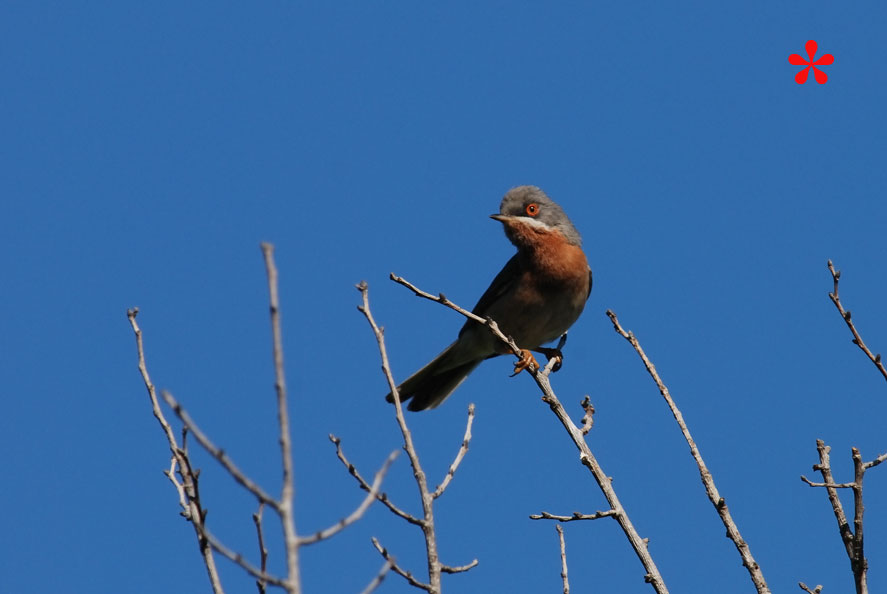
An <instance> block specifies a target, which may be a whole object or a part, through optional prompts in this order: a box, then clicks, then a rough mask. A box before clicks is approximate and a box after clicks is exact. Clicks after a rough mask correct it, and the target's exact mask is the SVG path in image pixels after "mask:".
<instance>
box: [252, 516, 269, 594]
mask: <svg viewBox="0 0 887 594" xmlns="http://www.w3.org/2000/svg"><path fill="white" fill-rule="evenodd" d="M264 511H265V504H264V503H259V511H257V512H256V513H254V514H253V523H254V524H255V525H256V536H257V537H258V539H259V558H260V559H261V564H262V566H261V571H262V573H266V572H267V571H268V549H267V548H265V537H264V535H263V534H262V512H264ZM265 586H266V584H265V581H264V580H262V579H258V580H256V587H257V588H258V589H259V594H265Z"/></svg>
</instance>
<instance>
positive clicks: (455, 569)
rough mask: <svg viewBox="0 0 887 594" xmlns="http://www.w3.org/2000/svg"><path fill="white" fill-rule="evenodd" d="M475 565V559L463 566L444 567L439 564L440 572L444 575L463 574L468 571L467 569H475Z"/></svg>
mask: <svg viewBox="0 0 887 594" xmlns="http://www.w3.org/2000/svg"><path fill="white" fill-rule="evenodd" d="M477 563H478V561H477V559H474V560H473V561H472V562H471V563H467V564H465V565H456V566H455V567H454V566H452V565H444V564H443V563H441V565H440V570H441V571H442V572H444V573H463V572H465V571H468V570H469V569H472V568H474V567H477Z"/></svg>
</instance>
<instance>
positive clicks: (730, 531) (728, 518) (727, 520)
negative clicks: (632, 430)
mask: <svg viewBox="0 0 887 594" xmlns="http://www.w3.org/2000/svg"><path fill="white" fill-rule="evenodd" d="M607 316H609V318H610V321H611V322H613V328H614V329H615V330H616V332H617V333H619V334H620V335H621V336H622V337H623V338H625V339H626V340H627V341H628V342H629V343H630V344H631V346H632V347H634V350H635V351H636V352H637V354H638V356H639V357H640V358H641V361H643V363H644V367H646V368H647V372H648V373H649V374H650V377H652V378H653V381H654V382H656V385H657V386H658V387H659V393H660V394H662V397H663V398H665V402H666V403H667V404H668V408H669V409H671V414H672V415H674V418H675V421H677V423H678V426H679V427H680V428H681V433H683V434H684V439H686V440H687V444H688V445H689V446H690V453H691V454H692V455H693V459H694V460H696V465H697V466H698V467H699V475H700V477H701V478H702V484H703V485H704V486H705V492H706V494H707V495H708V499H709V501H711V503H712V505H714V507H715V510H716V511H717V512H718V516H720V518H721V521H722V522H723V524H724V526H725V527H726V528H727V538H729V539H730V540H732V541H733V544H734V545H736V550H737V551H739V555H740V557H742V564H743V565H744V566H745V568H746V569H747V570H748V573H749V576H750V577H751V581H752V583H753V584H754V586H755V588H756V589H757V591H758V594H770V588H769V587H768V586H767V581H766V580H765V579H764V574H763V572H761V568H760V566H759V565H758V563H757V562H756V561H755V559H754V557H753V556H752V554H751V549H750V548H749V546H748V543H747V542H745V540H743V538H742V535H741V534H740V533H739V528H738V527H737V526H736V522H735V521H733V516H732V515H731V514H730V510H729V508H728V507H727V502H726V500H725V499H724V498H723V497H721V495H720V493H718V489H717V487H716V486H715V482H714V478H713V477H712V475H711V472H710V471H709V470H708V467H706V465H705V461H704V460H703V459H702V454H700V453H699V448H697V447H696V442H695V441H694V440H693V436H692V435H690V430H689V429H688V428H687V424H686V423H685V422H684V417H683V415H682V414H681V411H680V410H678V407H677V405H676V404H675V402H674V400H673V399H672V397H671V394H670V393H669V391H668V388H667V387H666V385H665V384H664V383H663V381H662V379H661V378H660V377H659V374H658V373H657V371H656V367H655V366H654V365H653V363H652V362H651V361H650V359H648V358H647V354H646V353H645V352H644V349H643V348H641V345H640V343H639V342H638V339H637V338H635V336H634V334H633V333H631V332H626V331H625V330H623V329H622V326H621V325H620V324H619V320H618V319H617V318H616V314H615V313H613V312H612V311H611V310H609V309H608V310H607Z"/></svg>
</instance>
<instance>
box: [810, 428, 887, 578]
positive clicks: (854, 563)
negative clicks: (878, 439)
mask: <svg viewBox="0 0 887 594" xmlns="http://www.w3.org/2000/svg"><path fill="white" fill-rule="evenodd" d="M816 451H817V452H818V453H819V464H814V465H813V470H816V471H818V472H819V473H820V474H822V478H823V481H824V483H821V484H813V483H811V482H810V481H807V480H805V479H803V477H802V480H805V482H806V483H807V484H809V485H811V486H824V487H825V488H826V491H827V493H828V499H829V503H831V505H832V512H833V513H834V515H835V520H836V521H837V522H838V532H839V533H840V534H841V541H842V542H843V543H844V549H845V550H846V552H847V558H848V559H849V560H850V569H851V571H852V572H853V581H854V584H855V586H856V593H857V594H867V593H868V578H867V575H866V573H867V571H868V560H866V558H865V550H864V547H863V522H862V520H863V512H864V511H865V506H864V505H863V501H862V481H863V477H864V475H865V471H866V468H868V466H866V465H867V464H871V463H867V462H863V461H862V455H861V454H860V453H859V450H858V449H856V448H852V453H853V469H854V480H853V482H852V483H844V484H841V483H835V481H834V477H833V476H832V469H831V461H830V457H829V452H830V451H831V448H830V447H829V446H827V445H825V442H824V441H822V440H821V439H817V440H816ZM879 459H880V458H879ZM876 461H877V459H876V460H873V461H872V462H876ZM845 484H846V485H849V488H851V489H853V509H854V513H853V528H851V527H850V522H849V521H848V520H847V514H846V513H845V512H844V506H843V504H842V503H841V500H840V498H839V497H838V489H839V488H845Z"/></svg>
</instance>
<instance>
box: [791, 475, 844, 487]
mask: <svg viewBox="0 0 887 594" xmlns="http://www.w3.org/2000/svg"><path fill="white" fill-rule="evenodd" d="M801 480H802V481H804V482H805V483H807V484H808V485H810V486H811V487H827V488H829V489H852V488H853V487H855V486H856V483H814V482H813V481H811V480H810V479H808V478H807V477H806V476H804V475H803V474H802V475H801Z"/></svg>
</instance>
